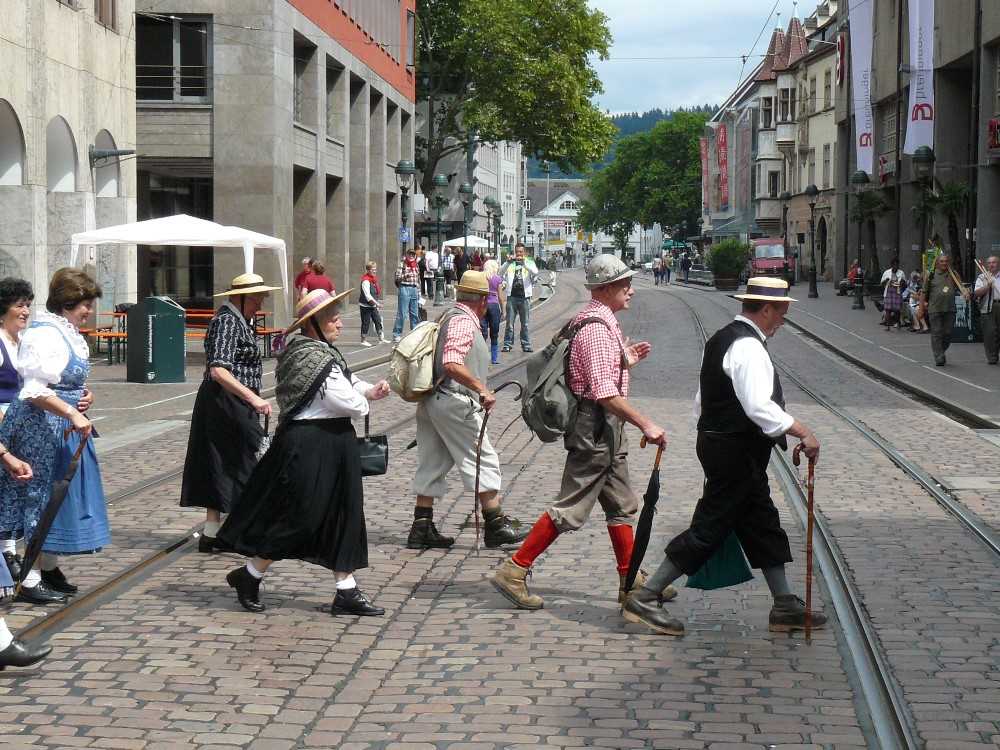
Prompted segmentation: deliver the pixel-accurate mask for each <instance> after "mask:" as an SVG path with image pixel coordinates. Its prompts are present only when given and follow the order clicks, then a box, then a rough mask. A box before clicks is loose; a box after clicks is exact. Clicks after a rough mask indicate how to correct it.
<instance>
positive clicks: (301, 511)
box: [219, 419, 368, 572]
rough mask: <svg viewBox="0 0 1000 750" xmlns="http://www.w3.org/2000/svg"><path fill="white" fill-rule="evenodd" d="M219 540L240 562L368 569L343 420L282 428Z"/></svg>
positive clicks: (357, 475) (353, 452)
mask: <svg viewBox="0 0 1000 750" xmlns="http://www.w3.org/2000/svg"><path fill="white" fill-rule="evenodd" d="M219 539H220V540H221V541H222V542H223V543H225V544H228V545H229V546H230V547H232V548H233V549H234V550H236V551H237V552H239V553H240V554H243V555H246V556H247V557H261V558H264V559H265V560H287V559H295V560H304V561H306V562H311V563H315V564H317V565H322V566H323V567H325V568H329V569H330V570H336V571H340V572H350V571H352V570H359V569H360V568H367V567H368V534H367V532H366V530H365V509H364V495H363V489H362V485H361V457H360V454H359V452H358V441H357V437H356V435H355V432H354V426H353V425H352V424H351V420H349V419H304V420H299V421H293V422H290V423H288V424H286V425H282V427H281V428H280V429H279V430H278V431H277V433H276V434H275V436H274V441H273V442H272V443H271V447H270V448H269V449H268V451H267V453H265V454H264V457H263V458H262V459H261V460H260V463H259V464H257V468H255V469H254V471H253V473H252V474H251V476H250V480H249V482H248V483H247V488H246V490H245V491H244V493H243V495H242V496H241V497H240V498H239V499H238V500H237V501H236V502H235V503H234V504H233V509H232V511H231V512H230V514H229V517H228V518H227V519H226V522H225V523H224V524H223V525H222V528H221V529H220V530H219Z"/></svg>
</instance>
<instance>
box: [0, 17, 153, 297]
mask: <svg viewBox="0 0 1000 750" xmlns="http://www.w3.org/2000/svg"><path fill="white" fill-rule="evenodd" d="M133 8H134V4H133V2H132V0H117V2H107V1H106V0H96V2H95V1H94V0H7V1H6V2H5V3H4V4H3V10H4V24H3V29H2V30H0V68H2V70H3V74H2V75H0V224H2V225H3V228H4V233H3V240H2V241H0V276H19V277H23V278H26V279H28V280H29V281H31V283H32V285H33V286H34V288H35V299H36V303H39V304H41V303H44V301H45V298H46V295H47V290H48V281H49V278H50V276H51V275H52V272H53V271H54V270H56V269H57V268H59V267H61V266H65V265H67V264H68V263H69V252H70V236H71V235H72V234H74V233H75V232H82V231H86V230H90V229H96V228H99V227H104V226H111V225H114V224H121V223H124V222H127V221H131V220H133V219H134V218H135V213H136V189H135V188H136V181H135V162H134V161H131V160H123V161H119V160H117V159H107V160H101V161H98V162H94V163H92V162H91V160H90V158H89V154H90V149H91V148H93V147H96V148H98V149H109V150H110V149H115V150H127V149H133V148H135V61H134V55H135V43H134V36H133V35H132V34H131V33H130V32H131V27H132V18H133V15H132V14H133ZM95 260H96V265H91V266H90V270H91V271H92V272H93V273H94V274H95V275H96V277H97V279H98V280H99V282H100V283H101V285H102V286H103V287H104V294H105V296H104V300H103V301H102V307H103V308H104V309H106V308H107V307H109V306H110V305H113V304H115V303H117V302H127V301H134V299H135V292H136V290H135V283H134V282H135V251H134V250H132V251H131V252H130V251H129V250H128V249H124V250H123V249H116V250H115V251H113V252H110V251H109V252H105V253H101V254H99V255H98V256H97V258H96V259H95Z"/></svg>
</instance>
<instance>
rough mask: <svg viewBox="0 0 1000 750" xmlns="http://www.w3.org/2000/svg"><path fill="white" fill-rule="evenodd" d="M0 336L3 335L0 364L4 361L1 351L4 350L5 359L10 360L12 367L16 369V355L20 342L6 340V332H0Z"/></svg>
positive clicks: (17, 359)
mask: <svg viewBox="0 0 1000 750" xmlns="http://www.w3.org/2000/svg"><path fill="white" fill-rule="evenodd" d="M0 337H3V349H2V350H0V366H2V365H3V363H4V361H5V360H4V356H3V353H4V351H6V352H7V359H8V360H10V363H11V364H12V365H13V366H14V369H15V370H16V369H17V363H18V361H19V359H20V358H19V357H18V356H17V349H18V347H19V346H20V342H17V341H15V342H14V343H11V342H10V341H9V340H8V338H7V334H6V333H0Z"/></svg>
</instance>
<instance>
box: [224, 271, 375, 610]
mask: <svg viewBox="0 0 1000 750" xmlns="http://www.w3.org/2000/svg"><path fill="white" fill-rule="evenodd" d="M348 294H349V292H343V293H341V294H338V295H336V296H332V295H330V294H329V293H327V292H326V291H324V290H317V291H313V292H310V293H309V294H307V295H306V296H305V297H304V298H303V299H302V300H301V301H300V302H299V304H298V305H297V306H296V310H295V321H294V322H293V323H292V324H291V325H290V326H289V327H288V328H287V329H286V330H285V335H286V336H290V335H291V334H293V333H294V332H296V331H298V335H295V336H293V337H292V338H291V339H289V340H288V343H287V346H286V348H285V350H284V351H283V352H282V354H281V355H280V356H279V358H278V369H277V373H276V375H277V387H276V388H275V394H276V396H277V400H278V410H279V414H280V419H279V422H278V429H277V430H276V431H275V435H274V442H273V443H272V444H271V446H270V448H268V450H267V453H265V454H264V456H263V458H261V460H260V463H259V464H257V467H256V468H255V469H254V471H253V473H252V474H251V475H250V481H249V482H248V484H247V487H246V490H245V491H244V492H243V493H242V495H241V496H240V497H239V499H238V500H237V501H236V502H235V503H234V505H233V510H232V513H231V514H230V515H229V517H228V518H227V519H226V522H225V524H224V525H223V526H222V528H221V529H220V531H219V539H220V541H221V542H222V544H224V545H226V546H227V547H229V548H231V549H233V550H235V551H237V552H239V553H240V554H243V555H246V556H247V557H249V558H250V559H249V560H247V562H246V564H245V565H243V566H240V567H239V568H236V569H235V570H232V571H230V572H229V574H228V575H227V576H226V582H227V583H228V584H229V585H230V586H231V587H232V588H234V589H235V590H236V598H237V600H238V601H239V603H240V605H241V606H242V607H243V608H244V609H246V610H248V611H250V612H263V611H264V609H265V607H264V604H263V602H261V601H260V582H261V580H262V579H263V577H264V574H265V573H266V572H267V570H268V569H269V568H270V567H271V565H272V564H273V563H274V562H275V561H278V560H287V559H295V560H302V561H304V562H310V563H314V564H317V565H321V566H323V567H325V568H327V569H329V570H331V571H333V575H334V579H335V580H336V586H337V593H336V596H335V598H334V600H333V603H332V604H331V605H330V614H332V615H363V616H378V615H383V614H385V610H384V609H382V608H381V607H376V606H375V605H374V604H372V603H371V601H370V600H369V599H368V597H366V596H365V595H364V593H362V591H361V589H360V588H359V587H358V584H357V581H356V580H355V578H354V573H355V571H358V570H361V569H363V568H367V567H368V535H367V530H366V526H365V513H364V491H363V487H362V482H361V455H360V453H359V450H358V439H357V435H356V434H355V432H354V426H353V424H352V423H351V420H352V419H359V418H362V417H365V416H366V415H367V414H368V408H369V407H368V402H369V401H377V400H379V399H381V398H385V397H386V396H387V395H389V384H388V383H387V382H386V381H384V380H381V381H379V382H378V383H376V384H374V385H373V384H371V383H366V382H365V381H363V380H361V379H360V378H358V376H357V375H354V374H353V373H352V372H351V369H350V367H348V365H347V362H346V360H345V359H344V356H343V355H342V354H341V353H340V350H338V349H337V347H336V346H335V342H336V340H337V339H338V338H339V337H340V334H341V332H342V330H343V322H342V321H341V318H340V315H341V312H342V309H343V300H344V299H345V298H346V297H347V295H348Z"/></svg>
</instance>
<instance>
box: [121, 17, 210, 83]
mask: <svg viewBox="0 0 1000 750" xmlns="http://www.w3.org/2000/svg"><path fill="white" fill-rule="evenodd" d="M135 30H136V41H135V59H136V65H135V85H136V98H137V99H139V100H140V101H166V102H170V101H173V102H208V101H210V99H211V86H210V80H211V67H210V64H209V60H210V58H209V37H210V34H211V25H210V21H208V20H207V19H193V18H178V17H173V18H165V17H161V16H155V17H154V16H146V15H140V14H138V13H137V14H136V19H135Z"/></svg>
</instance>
